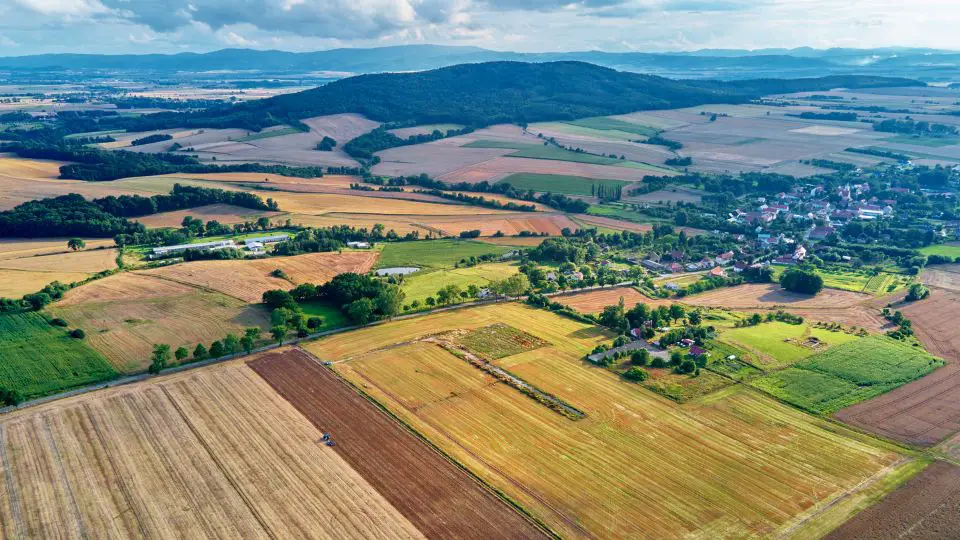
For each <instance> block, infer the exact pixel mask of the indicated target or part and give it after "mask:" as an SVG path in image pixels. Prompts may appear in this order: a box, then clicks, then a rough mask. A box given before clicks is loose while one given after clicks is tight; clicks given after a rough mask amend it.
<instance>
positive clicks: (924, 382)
mask: <svg viewBox="0 0 960 540" xmlns="http://www.w3.org/2000/svg"><path fill="white" fill-rule="evenodd" d="M902 311H903V313H904V315H906V316H907V318H909V319H910V320H911V321H912V323H913V329H914V331H915V332H916V334H917V338H919V339H920V342H921V343H923V345H924V347H925V348H926V349H927V350H928V351H929V352H930V353H931V354H934V355H936V356H939V357H941V358H943V359H944V360H946V362H947V365H945V366H943V367H942V368H940V369H938V370H936V371H934V372H933V373H931V374H929V375H927V376H926V377H923V378H922V379H919V380H916V381H914V382H912V383H910V384H907V385H904V386H901V387H900V388H897V389H896V390H893V391H891V392H888V393H886V394H883V395H880V396H877V397H876V398H874V399H871V400H869V401H865V402H863V403H859V404H857V405H854V406H853V407H847V408H846V409H841V410H840V411H837V413H836V414H835V415H834V416H835V417H836V418H837V419H839V420H841V421H843V422H846V423H848V424H851V425H854V426H857V427H859V428H861V429H865V430H868V431H872V432H874V433H878V434H880V435H883V436H885V437H889V438H891V439H896V440H898V441H901V442H905V443H910V444H916V445H920V446H931V445H934V444H936V443H938V442H940V441H941V440H943V439H944V438H946V437H948V436H949V435H951V434H953V433H955V432H957V431H960V325H958V324H957V320H958V318H960V293H955V292H951V291H946V290H944V289H933V291H932V293H931V295H930V297H929V298H927V299H926V300H921V301H919V302H913V303H911V304H908V305H907V306H905V307H904V308H902Z"/></svg>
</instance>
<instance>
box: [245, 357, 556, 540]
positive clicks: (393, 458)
mask: <svg viewBox="0 0 960 540" xmlns="http://www.w3.org/2000/svg"><path fill="white" fill-rule="evenodd" d="M249 365H250V367H252V368H253V370H254V371H256V372H257V373H259V374H260V376H261V377H263V378H264V379H265V380H266V381H267V383H268V384H270V386H272V387H273V388H274V390H276V391H277V393H279V394H280V395H281V396H283V397H284V398H285V399H287V400H288V401H289V402H290V403H291V404H292V405H293V406H294V407H295V408H296V409H297V410H299V411H300V412H301V413H302V414H303V415H304V416H306V417H307V418H308V419H309V420H310V421H311V422H312V423H313V425H314V426H316V427H317V428H318V429H320V430H322V431H323V432H325V433H330V434H331V436H332V437H333V439H334V440H335V441H336V443H337V444H336V446H334V447H333V451H334V452H336V453H337V454H338V455H340V456H341V457H342V458H343V459H344V461H346V462H347V463H349V464H350V465H351V466H352V467H353V468H354V470H356V471H357V472H358V473H359V474H360V475H361V476H362V477H363V478H364V479H366V480H367V481H368V482H369V483H370V484H371V485H372V486H373V487H374V488H375V489H376V490H377V491H378V492H379V493H381V494H382V495H383V497H384V498H385V499H386V500H387V501H389V502H390V503H392V504H393V506H394V507H396V508H397V510H399V511H400V513H401V514H403V515H404V516H406V518H407V519H409V520H410V521H411V522H412V523H413V524H414V525H415V526H416V527H417V528H418V529H419V530H420V531H421V532H423V534H425V535H426V536H427V537H428V538H477V539H487V538H540V537H545V536H546V535H545V534H544V533H543V532H542V531H541V530H540V529H539V528H537V527H536V526H535V525H534V524H533V523H532V522H531V521H529V520H528V519H527V518H526V517H524V516H522V515H521V514H520V513H518V512H517V511H516V510H514V509H513V508H512V507H511V506H509V505H508V504H506V503H505V502H504V501H502V500H500V499H499V498H498V497H497V496H496V495H495V494H494V493H493V492H492V491H490V490H489V489H487V488H486V487H484V486H482V485H481V484H480V483H479V482H477V480H476V479H474V478H473V477H471V476H470V475H469V474H468V473H466V472H465V471H463V470H462V469H460V468H458V467H457V466H456V465H454V464H453V463H451V462H449V461H448V460H447V459H446V458H445V457H443V456H442V455H440V454H439V453H438V452H436V451H435V450H434V449H433V448H431V447H430V446H429V445H427V444H425V443H424V442H423V441H421V440H420V439H419V438H417V437H416V436H415V435H414V434H412V433H411V432H410V431H408V430H407V429H406V428H404V427H403V426H402V425H401V424H400V423H398V422H397V421H396V420H394V419H393V418H391V417H390V416H388V415H386V414H384V413H383V412H382V411H380V410H378V409H377V408H376V406H374V405H373V404H372V403H370V402H368V401H367V400H366V399H364V397H363V396H361V395H360V394H359V393H357V392H356V391H355V390H354V389H352V388H350V387H349V386H348V385H347V384H345V383H344V382H343V381H341V380H339V379H338V377H337V376H336V375H334V374H333V372H331V371H330V370H329V369H327V368H324V367H322V366H321V365H320V364H319V363H318V362H316V361H315V359H313V358H312V357H311V356H310V355H309V354H307V353H306V352H304V351H302V350H298V349H295V350H290V351H287V352H285V353H279V354H277V353H274V354H267V355H264V356H261V357H260V358H258V359H256V360H254V361H252V362H250V364H249Z"/></svg>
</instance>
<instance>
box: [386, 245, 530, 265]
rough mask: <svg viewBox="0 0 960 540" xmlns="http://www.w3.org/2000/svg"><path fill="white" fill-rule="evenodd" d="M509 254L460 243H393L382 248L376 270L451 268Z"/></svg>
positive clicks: (504, 249) (506, 249) (503, 248)
mask: <svg viewBox="0 0 960 540" xmlns="http://www.w3.org/2000/svg"><path fill="white" fill-rule="evenodd" d="M509 251H512V250H511V249H510V248H509V247H507V246H497V245H491V244H485V243H482V242H473V241H464V240H426V241H422V242H394V243H388V244H385V245H384V246H383V250H382V251H381V252H380V258H379V259H377V264H376V267H377V268H392V267H395V266H416V267H418V268H434V269H436V268H452V267H453V266H454V265H456V263H457V262H459V261H460V260H461V259H469V258H470V257H479V256H480V255H488V254H496V255H501V254H503V253H507V252H509Z"/></svg>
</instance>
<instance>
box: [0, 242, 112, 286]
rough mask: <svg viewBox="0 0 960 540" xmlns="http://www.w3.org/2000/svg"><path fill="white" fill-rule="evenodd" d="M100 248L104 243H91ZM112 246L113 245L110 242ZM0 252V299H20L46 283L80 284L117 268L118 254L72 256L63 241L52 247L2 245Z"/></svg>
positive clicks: (106, 251) (92, 251) (91, 251)
mask: <svg viewBox="0 0 960 540" xmlns="http://www.w3.org/2000/svg"><path fill="white" fill-rule="evenodd" d="M92 243H93V244H95V245H97V244H99V245H103V244H104V242H102V241H100V242H96V241H94V242H92ZM110 243H111V244H112V243H113V242H112V241H110ZM0 245H2V246H4V247H5V248H8V250H3V251H0V297H7V298H19V297H21V296H23V295H25V294H29V293H34V292H37V291H39V290H40V289H42V288H43V287H44V286H46V285H47V284H49V283H52V282H54V281H59V282H61V283H64V284H70V283H74V282H80V281H83V280H85V279H87V278H89V277H91V276H92V275H93V274H95V273H97V272H101V271H104V270H110V269H114V268H116V267H117V263H116V258H117V253H118V252H117V250H115V249H103V248H100V249H88V250H86V251H79V252H71V251H65V250H64V249H63V247H64V246H66V241H64V243H63V244H59V247H54V246H52V245H49V244H48V243H46V242H17V241H12V242H9V243H8V242H3V243H0Z"/></svg>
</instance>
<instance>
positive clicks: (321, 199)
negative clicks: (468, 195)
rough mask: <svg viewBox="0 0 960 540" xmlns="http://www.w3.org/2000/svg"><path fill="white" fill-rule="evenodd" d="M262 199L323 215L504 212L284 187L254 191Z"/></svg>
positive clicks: (295, 210) (287, 209)
mask: <svg viewBox="0 0 960 540" xmlns="http://www.w3.org/2000/svg"><path fill="white" fill-rule="evenodd" d="M251 193H254V194H256V195H259V196H260V197H262V198H263V199H264V200H266V199H267V198H272V199H273V200H275V201H277V204H279V205H280V209H281V210H282V211H284V212H292V213H296V214H312V215H323V214H329V213H331V212H349V213H357V214H389V215H395V216H399V215H405V216H407V215H428V216H448V215H459V216H464V215H476V214H503V213H506V212H505V211H504V210H496V209H491V208H480V207H477V206H467V205H462V204H454V203H452V202H451V203H450V204H438V203H427V202H420V201H407V200H403V199H383V198H376V197H364V196H362V195H343V194H336V195H335V194H328V193H293V192H287V191H253V192H251Z"/></svg>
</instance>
